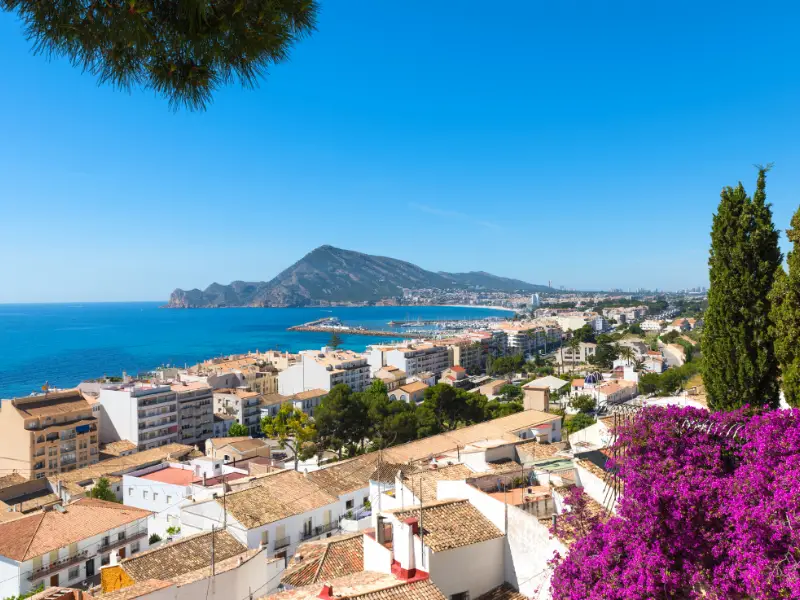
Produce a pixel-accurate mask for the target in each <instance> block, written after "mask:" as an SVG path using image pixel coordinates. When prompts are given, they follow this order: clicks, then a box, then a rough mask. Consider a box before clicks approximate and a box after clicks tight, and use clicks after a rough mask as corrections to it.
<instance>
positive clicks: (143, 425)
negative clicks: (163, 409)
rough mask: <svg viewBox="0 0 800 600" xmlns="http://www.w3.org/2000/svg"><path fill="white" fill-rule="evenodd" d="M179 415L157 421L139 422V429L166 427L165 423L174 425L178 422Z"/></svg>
mask: <svg viewBox="0 0 800 600" xmlns="http://www.w3.org/2000/svg"><path fill="white" fill-rule="evenodd" d="M177 422H178V419H177V417H171V418H169V419H162V420H161V421H158V422H157V423H139V431H147V430H148V429H156V428H158V427H164V426H165V425H172V424H174V423H177Z"/></svg>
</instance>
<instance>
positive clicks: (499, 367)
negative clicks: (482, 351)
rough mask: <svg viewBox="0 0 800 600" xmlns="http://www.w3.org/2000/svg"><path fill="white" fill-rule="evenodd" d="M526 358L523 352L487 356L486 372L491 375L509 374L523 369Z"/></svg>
mask: <svg viewBox="0 0 800 600" xmlns="http://www.w3.org/2000/svg"><path fill="white" fill-rule="evenodd" d="M524 364H525V358H524V357H523V356H522V355H521V354H514V355H512V356H500V357H497V358H495V357H487V360H486V373H487V374H489V375H508V374H510V373H517V372H519V371H521V370H522V367H523V365H524Z"/></svg>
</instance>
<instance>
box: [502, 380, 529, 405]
mask: <svg viewBox="0 0 800 600" xmlns="http://www.w3.org/2000/svg"><path fill="white" fill-rule="evenodd" d="M523 395H524V392H523V391H522V387H520V386H518V385H512V384H510V383H508V384H506V385H504V386H503V387H501V388H500V396H502V397H503V400H505V401H506V402H511V401H513V400H519V399H520V398H522V396H523Z"/></svg>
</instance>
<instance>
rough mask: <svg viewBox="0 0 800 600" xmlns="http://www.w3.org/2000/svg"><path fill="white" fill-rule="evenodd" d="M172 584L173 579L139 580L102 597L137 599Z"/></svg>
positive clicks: (126, 599)
mask: <svg viewBox="0 0 800 600" xmlns="http://www.w3.org/2000/svg"><path fill="white" fill-rule="evenodd" d="M171 585H173V583H172V582H171V581H161V580H159V579H148V580H147V581H137V582H136V583H135V584H133V585H131V586H128V587H126V588H122V589H121V590H117V591H115V592H109V593H107V594H103V595H102V598H103V600H135V599H136V598H141V597H142V596H149V595H150V594H152V593H153V592H157V591H158V590H162V589H164V588H168V587H170V586H171Z"/></svg>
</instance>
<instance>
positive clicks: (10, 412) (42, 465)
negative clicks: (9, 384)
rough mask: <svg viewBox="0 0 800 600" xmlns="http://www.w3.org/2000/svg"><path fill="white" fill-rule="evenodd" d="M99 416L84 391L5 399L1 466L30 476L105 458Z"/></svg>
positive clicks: (0, 426) (1, 420)
mask: <svg viewBox="0 0 800 600" xmlns="http://www.w3.org/2000/svg"><path fill="white" fill-rule="evenodd" d="M98 435H99V432H98V420H97V418H96V416H95V415H94V413H93V412H92V407H91V405H90V404H89V402H87V401H86V399H85V398H84V397H83V396H82V394H81V393H80V391H78V390H65V391H60V392H51V393H47V394H41V395H38V396H31V397H28V398H17V399H15V400H7V401H4V402H2V403H0V469H2V472H3V473H10V472H13V471H17V472H18V473H20V474H21V475H23V476H24V477H27V478H29V479H41V478H43V477H48V476H53V475H57V474H59V473H64V472H67V471H72V470H74V469H79V468H83V467H86V466H88V465H90V464H94V463H96V462H98V460H99V446H98V442H99V439H98Z"/></svg>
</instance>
